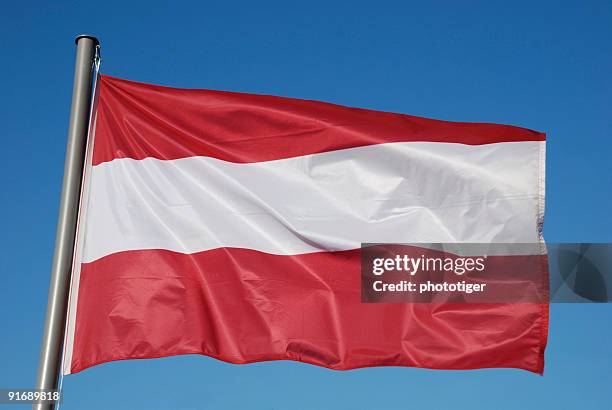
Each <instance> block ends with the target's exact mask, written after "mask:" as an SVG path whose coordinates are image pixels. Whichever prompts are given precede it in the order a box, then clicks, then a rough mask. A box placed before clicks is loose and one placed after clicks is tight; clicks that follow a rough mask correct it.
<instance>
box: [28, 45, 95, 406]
mask: <svg viewBox="0 0 612 410" xmlns="http://www.w3.org/2000/svg"><path fill="white" fill-rule="evenodd" d="M75 42H76V44H77V52H76V65H75V69H74V86H73V90H72V107H71V109H70V123H69V127H68V142H67V146H66V159H65V161H64V180H63V182H62V195H61V200H60V208H59V217H58V222H57V231H56V234H55V252H54V255H53V264H52V267H51V282H50V284H49V299H48V302H47V315H46V318H45V330H44V334H43V338H42V343H41V349H40V361H39V363H38V378H37V382H36V389H40V390H48V389H57V388H58V380H59V373H60V366H61V356H62V346H63V338H64V329H65V326H66V310H67V304H68V292H69V286H70V273H71V269H72V259H73V249H74V242H75V236H76V226H77V217H78V210H79V199H80V194H81V180H82V176H83V175H82V173H83V164H84V161H85V151H86V145H87V144H86V143H87V132H88V129H89V114H90V104H91V99H92V83H93V75H94V61H95V58H96V48H97V47H98V45H99V41H98V39H97V38H95V37H93V36H88V35H80V36H78V37H77V38H76V40H75ZM54 407H55V404H54V403H52V402H46V403H44V404H34V405H33V406H32V408H33V409H34V410H50V409H53V408H54Z"/></svg>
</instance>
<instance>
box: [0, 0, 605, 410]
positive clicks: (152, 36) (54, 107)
mask: <svg viewBox="0 0 612 410" xmlns="http://www.w3.org/2000/svg"><path fill="white" fill-rule="evenodd" d="M290 3H292V2H287V1H285V2H277V3H272V2H266V1H258V2H248V3H247V2H245V3H240V2H233V1H226V2H215V3H213V2H205V1H195V2H154V1H149V2H128V1H121V2H116V1H104V2H76V1H74V2H66V1H63V2H61V1H57V2H42V1H41V2H31V1H23V2H11V3H10V4H9V3H6V4H4V5H3V7H2V13H0V33H1V37H0V38H1V39H2V48H1V50H2V56H1V57H0V58H1V59H2V75H1V76H0V85H1V88H0V89H1V90H2V96H1V97H0V112H1V113H2V125H3V127H2V132H1V135H2V146H3V152H4V155H3V161H1V162H0V167H1V171H2V172H1V174H2V179H3V189H2V202H1V205H0V206H1V207H2V214H3V215H5V216H4V218H3V221H2V224H3V226H4V227H5V228H4V229H3V232H4V235H2V236H1V237H0V246H1V248H2V249H3V250H4V253H3V254H2V257H1V259H0V274H1V277H0V278H1V286H0V325H1V329H2V331H1V335H2V336H1V337H0V387H22V388H25V387H30V386H32V385H33V384H34V379H35V373H36V366H37V362H38V352H39V343H40V337H41V333H42V326H43V317H44V311H45V306H46V295H47V286H48V280H49V267H50V264H51V257H52V250H53V240H54V232H55V224H56V217H57V209H58V203H59V191H60V183H61V176H62V171H63V158H64V149H65V136H66V130H67V124H68V114H69V108H70V96H71V88H72V75H73V65H74V52H75V49H74V44H73V39H74V37H75V35H77V34H80V33H82V32H87V33H91V34H95V35H97V36H98V37H99V38H100V40H101V42H102V58H103V60H102V71H103V72H104V73H107V74H110V75H115V76H119V77H124V78H128V79H134V80H138V81H143V82H151V83H158V84H164V85H172V86H178V87H197V88H210V89H222V90H231V91H242V92H253V93H265V94H276V95H282V96H289V97H298V98H307V99H317V100H324V101H330V102H334V103H339V104H346V105H353V106H360V107H365V108H372V109H380V110H385V111H395V112H401V113H407V114H413V115H421V116H426V117H432V118H438V119H447V120H457V121H482V122H499V123H508V124H514V125H520V126H525V127H528V128H533V129H537V130H542V131H546V132H547V134H548V146H547V150H548V154H547V161H548V164H547V205H546V222H545V236H546V239H547V240H548V241H551V242H561V241H567V242H581V241H582V242H612V213H611V212H610V211H611V210H612V190H611V188H612V165H611V163H612V161H611V158H612V3H610V2H609V1H573V2H566V1H554V2H548V1H538V2H534V1H512V2H501V1H500V2H498V1H482V2H479V1H463V2H456V1H448V2H443V1H432V2H419V3H417V2H409V1H403V2H397V3H392V2H385V1H375V2H372V1H370V2H357V1H351V2H348V1H347V2H342V3H341V2H329V1H326V2H318V1H309V2H300V3H299V4H295V5H292V4H290ZM423 3H427V4H423ZM611 314H612V305H610V304H607V305H597V306H596V305H579V304H569V305H553V306H552V307H551V324H550V334H549V346H548V349H547V352H546V360H547V364H546V370H545V376H544V377H540V376H537V375H534V374H531V373H527V372H524V371H519V370H507V369H493V370H476V371H461V372H447V371H432V370H424V369H410V368H378V369H362V370H355V371H349V372H334V371H331V370H326V369H322V368H317V367H314V366H310V365H305V364H300V363H293V362H273V363H259V364H253V365H243V366H238V365H230V364H225V363H221V362H217V361H215V360H213V359H210V358H205V357H199V356H184V357H174V358H167V359H156V360H140V361H124V362H115V363H110V364H105V365H101V366H98V367H94V368H92V369H89V370H86V371H84V372H82V373H80V374H77V375H72V376H68V377H66V379H65V382H64V385H65V403H64V406H63V408H64V409H67V410H68V409H85V408H87V409H108V408H113V409H139V408H147V409H173V410H174V409H176V410H180V409H200V408H206V409H230V408H231V409H234V408H249V409H288V408H292V409H372V408H375V409H380V408H385V409H406V408H435V409H438V408H450V407H452V408H454V409H463V408H466V409H490V408H496V409H516V408H525V409H531V408H534V409H535V408H537V409H542V408H555V409H575V408H585V409H610V408H611V406H612V393H611V390H610V386H611V385H612V376H611V374H612V354H611V352H610V349H611V348H610V340H611V339H612V338H611V336H612V316H611Z"/></svg>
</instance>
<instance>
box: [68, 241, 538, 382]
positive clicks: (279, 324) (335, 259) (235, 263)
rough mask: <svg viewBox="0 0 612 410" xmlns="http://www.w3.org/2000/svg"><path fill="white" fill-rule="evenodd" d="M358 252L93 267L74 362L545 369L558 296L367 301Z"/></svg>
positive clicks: (213, 254)
mask: <svg viewBox="0 0 612 410" xmlns="http://www.w3.org/2000/svg"><path fill="white" fill-rule="evenodd" d="M359 252H360V250H359V249H357V250H351V251H342V252H335V253H313V254H305V255H297V256H279V255H270V254H266V253H262V252H258V251H253V250H247V249H235V248H220V249H215V250H210V251H205V252H201V253H196V254H192V255H186V254H180V253H175V252H170V251H163V250H142V251H128V252H120V253H117V254H113V255H110V256H107V257H104V258H102V259H99V260H97V261H95V262H92V263H86V264H83V265H82V271H81V279H80V286H79V298H78V309H77V322H76V333H75V340H74V348H73V358H72V367H71V371H72V372H78V371H81V370H83V369H85V368H87V367H90V366H93V365H95V364H98V363H103V362H108V361H112V360H121V359H136V358H150V357H161V356H170V355H178V354H189V353H195V354H202V355H206V356H211V357H214V358H217V359H221V360H224V361H227V362H231V363H248V362H256V361H263V360H281V359H285V360H296V361H301V362H307V363H311V364H316V365H319V366H325V367H328V368H332V369H352V368H356V367H368V366H387V365H393V366H417V367H427V368H433V369H474V368H482V367H515V368H521V369H525V370H529V371H533V372H537V373H542V371H543V365H544V356H543V355H544V348H545V345H546V337H547V333H548V305H546V304H529V303H523V304H424V303H422V304H362V303H361V302H360V254H359Z"/></svg>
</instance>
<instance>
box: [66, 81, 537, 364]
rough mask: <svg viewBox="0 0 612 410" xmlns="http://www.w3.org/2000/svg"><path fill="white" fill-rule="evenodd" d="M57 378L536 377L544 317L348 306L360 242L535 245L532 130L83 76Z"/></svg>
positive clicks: (517, 310) (513, 309)
mask: <svg viewBox="0 0 612 410" xmlns="http://www.w3.org/2000/svg"><path fill="white" fill-rule="evenodd" d="M98 85H99V92H98V97H97V102H96V104H94V110H93V115H92V126H91V131H90V136H89V142H88V152H87V157H86V165H85V170H84V177H83V188H82V195H81V202H80V211H79V222H78V231H77V241H76V249H75V263H74V266H73V272H72V282H71V290H70V301H69V311H68V323H67V326H66V339H65V340H66V342H65V347H64V348H65V352H64V365H63V371H64V373H65V374H68V373H75V372H79V371H81V370H83V369H86V368H88V367H91V366H94V365H96V364H100V363H104V362H109V361H113V360H121V359H139V358H153V357H162V356H171V355H180V354H200V355H206V356H210V357H213V358H216V359H219V360H223V361H227V362H230V363H250V362H257V361H266V360H295V361H300V362H306V363H310V364H315V365H319V366H325V367H328V368H331V369H338V370H345V369H353V368H359V367H368V366H390V365H391V366H414V367H425V368H432V369H474V368H483V367H513V368H521V369H526V370H529V371H533V372H538V373H542V372H543V366H544V349H545V346H546V338H547V334H548V305H547V304H546V303H362V300H361V283H360V269H361V265H360V264H361V252H362V248H361V245H362V244H363V243H390V244H391V243H541V242H542V236H541V228H542V222H543V214H544V163H545V161H544V157H545V156H544V152H545V135H544V134H543V133H540V132H536V131H531V130H528V129H524V128H519V127H513V126H507V125H495V124H484V123H459V122H447V121H438V120H431V119H425V118H419V117H413V116H409V115H401V114H393V113H387V112H380V111H372V110H365V109H357V108H349V107H343V106H339V105H334V104H328V103H322V102H316V101H307V100H298V99H291V98H281V97H273V96H265V95H251V94H242V93H233V92H222V91H208V90H188V89H177V88H168V87H161V86H155V85H148V84H142V83H136V82H132V81H127V80H122V79H118V78H113V77H109V76H101V77H100V79H99V82H98Z"/></svg>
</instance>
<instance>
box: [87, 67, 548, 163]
mask: <svg viewBox="0 0 612 410" xmlns="http://www.w3.org/2000/svg"><path fill="white" fill-rule="evenodd" d="M96 127H97V128H96V142H95V149H94V158H93V164H94V165H96V164H100V163H103V162H107V161H111V160H113V159H115V158H133V159H143V158H148V157H153V158H158V159H178V158H185V157H191V156H208V157H213V158H218V159H221V160H225V161H230V162H238V163H247V162H259V161H268V160H275V159H281V158H290V157H296V156H301V155H308V154H315V153H319V152H326V151H333V150H338V149H345V148H353V147H360V146H367V145H374V144H382V143H390V142H403V141H431V142H453V143H461V144H470V145H480V144H490V143H496V142H512V141H543V140H545V134H543V133H541V132H537V131H532V130H528V129H525V128H519V127H513V126H509V125H497V124H482V123H461V122H449V121H439V120H432V119H426V118H420V117H414V116H410V115H402V114H393V113H388V112H382V111H373V110H365V109H359V108H350V107H343V106H340V105H335V104H328V103H322V102H317V101H307V100H298V99H293V98H283V97H273V96H267V95H254V94H242V93H232V92H223V91H209V90H189V89H177V88H168V87H161V86H156V85H149V84H142V83H136V82H132V81H127V80H122V79H118V78H113V77H108V76H102V77H101V80H100V99H99V107H98V117H97V126H96Z"/></svg>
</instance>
